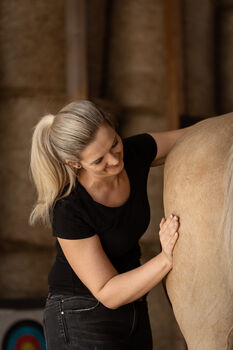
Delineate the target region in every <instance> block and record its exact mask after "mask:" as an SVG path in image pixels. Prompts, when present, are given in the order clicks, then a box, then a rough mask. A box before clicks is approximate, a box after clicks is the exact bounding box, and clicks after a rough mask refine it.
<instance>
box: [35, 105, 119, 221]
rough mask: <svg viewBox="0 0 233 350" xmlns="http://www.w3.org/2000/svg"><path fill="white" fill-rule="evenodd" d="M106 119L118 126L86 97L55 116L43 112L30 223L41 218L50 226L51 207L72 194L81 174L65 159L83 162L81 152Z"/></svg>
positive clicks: (38, 127)
mask: <svg viewBox="0 0 233 350" xmlns="http://www.w3.org/2000/svg"><path fill="white" fill-rule="evenodd" d="M104 123H108V124H109V125H110V126H111V127H113V128H114V129H115V128H116V124H115V121H114V120H113V118H112V117H111V115H110V114H109V113H107V112H106V111H104V110H103V109H101V108H100V107H99V106H97V105H96V104H94V103H93V102H91V101H87V100H83V101H77V102H72V103H70V104H68V105H66V106H65V107H64V108H62V109H61V110H60V111H59V112H58V113H57V114H56V115H55V116H54V115H52V114H48V115H45V116H43V117H42V118H41V119H40V120H39V122H38V123H37V124H36V125H35V127H34V128H33V129H34V132H33V135H32V145H31V154H30V167H29V177H30V179H31V180H32V182H34V185H35V187H36V190H37V195H38V198H37V201H36V203H35V205H34V207H33V210H32V212H31V214H30V217H29V225H34V224H35V222H36V221H37V220H41V221H42V223H43V224H44V225H45V226H48V227H50V225H51V222H50V210H51V209H52V207H53V206H54V205H55V203H56V202H57V201H58V200H59V199H61V198H64V197H66V196H68V195H69V194H70V192H71V190H72V188H73V187H74V186H75V182H76V178H77V170H75V168H74V167H72V166H71V165H69V164H67V163H66V161H65V160H70V161H72V162H79V161H80V158H79V152H81V151H82V150H83V149H84V148H85V147H86V146H87V145H88V144H89V143H91V141H93V140H94V138H95V135H96V132H97V130H98V129H99V127H100V126H101V125H103V124H104ZM68 184H69V186H68V189H67V191H66V192H65V193H64V194H63V195H62V192H63V190H64V187H65V186H66V185H68Z"/></svg>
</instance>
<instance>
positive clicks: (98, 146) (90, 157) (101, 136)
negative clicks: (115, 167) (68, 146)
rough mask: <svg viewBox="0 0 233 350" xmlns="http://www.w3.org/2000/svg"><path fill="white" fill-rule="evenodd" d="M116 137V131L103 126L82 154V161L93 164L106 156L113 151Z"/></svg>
mask: <svg viewBox="0 0 233 350" xmlns="http://www.w3.org/2000/svg"><path fill="white" fill-rule="evenodd" d="M115 136H116V131H115V130H114V129H113V128H112V127H111V126H109V125H102V126H101V127H100V128H99V129H98V131H97V133H96V135H95V139H94V140H93V141H92V142H91V143H90V144H89V145H88V146H86V147H85V149H84V150H83V151H82V152H81V154H80V156H81V158H82V160H85V161H87V162H89V163H91V162H92V161H95V160H96V159H97V158H100V157H102V156H104V154H105V153H107V152H108V151H109V150H110V149H111V147H112V144H113V142H114V139H115Z"/></svg>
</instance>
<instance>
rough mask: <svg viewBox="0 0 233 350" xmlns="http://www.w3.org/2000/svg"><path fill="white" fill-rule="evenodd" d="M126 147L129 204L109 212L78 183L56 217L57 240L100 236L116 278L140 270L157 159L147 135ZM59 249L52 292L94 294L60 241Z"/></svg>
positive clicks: (51, 275)
mask: <svg viewBox="0 0 233 350" xmlns="http://www.w3.org/2000/svg"><path fill="white" fill-rule="evenodd" d="M122 142H123V149H124V167H125V170H126V172H127V175H128V178H129V181H130V196H129V198H128V200H127V201H126V202H125V203H124V204H123V205H121V206H119V207H107V206H105V205H103V204H100V203H98V202H96V201H94V200H93V199H92V197H91V196H90V195H89V193H88V192H87V191H86V190H85V188H84V187H83V186H82V185H81V183H79V182H78V180H77V182H76V186H75V187H74V188H73V189H72V191H71V193H70V194H69V195H68V196H67V197H65V198H64V199H61V200H59V201H58V202H57V203H56V205H55V206H54V209H53V212H52V218H53V219H52V231H53V236H56V237H61V238H66V239H71V240H72V239H82V238H86V237H91V236H93V235H95V234H98V236H99V238H100V241H101V244H102V246H103V249H104V251H105V253H106V254H107V256H108V258H109V259H110V261H111V263H112V264H113V266H114V267H115V268H116V270H117V271H118V273H123V272H126V271H129V270H131V269H134V268H136V267H138V266H140V257H141V251H140V246H139V244H138V240H139V238H140V237H141V236H142V235H143V233H144V232H145V231H146V229H147V227H148V225H149V222H150V207H149V202H148V197H147V178H148V173H149V169H150V165H151V162H152V160H153V159H154V158H155V156H156V154H157V144H156V142H155V141H154V138H153V137H152V136H151V135H149V134H147V133H144V134H138V135H134V136H130V137H127V138H123V139H122ZM64 190H66V188H65V189H64ZM56 249H57V256H56V260H55V263H54V265H53V267H52V269H51V271H50V273H49V277H48V283H49V290H50V291H59V292H62V291H69V292H70V291H71V292H73V293H76V294H77V293H78V294H81V293H82V292H83V293H90V291H89V290H88V288H87V287H86V286H85V285H84V284H83V283H82V281H81V280H80V279H79V278H78V276H77V275H76V274H75V272H74V271H73V269H72V268H71V266H70V265H69V263H68V261H67V259H66V258H65V255H64V254H63V251H62V249H61V246H60V244H59V242H58V240H57V239H56ZM77 254H78V252H77Z"/></svg>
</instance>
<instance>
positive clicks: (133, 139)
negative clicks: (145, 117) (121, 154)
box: [127, 133, 157, 166]
mask: <svg viewBox="0 0 233 350" xmlns="http://www.w3.org/2000/svg"><path fill="white" fill-rule="evenodd" d="M127 144H128V147H129V148H130V149H131V151H132V152H133V153H134V155H135V157H136V158H137V159H138V160H140V161H141V162H142V163H144V164H145V165H146V166H150V165H151V162H152V161H153V160H154V159H155V157H156V155H157V143H156V142H155V139H154V138H153V136H151V135H150V134H148V133H143V134H137V135H133V136H130V137H128V138H127Z"/></svg>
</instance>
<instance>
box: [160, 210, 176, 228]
mask: <svg viewBox="0 0 233 350" xmlns="http://www.w3.org/2000/svg"><path fill="white" fill-rule="evenodd" d="M162 220H163V221H162ZM162 220H161V222H160V225H159V226H160V229H161V232H164V231H166V230H170V231H171V232H172V231H174V230H175V231H177V230H178V227H179V218H178V216H176V215H173V214H171V215H170V216H169V217H168V218H167V219H166V220H165V219H164V218H162Z"/></svg>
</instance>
